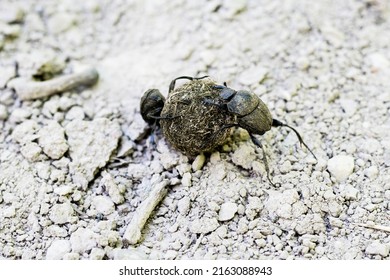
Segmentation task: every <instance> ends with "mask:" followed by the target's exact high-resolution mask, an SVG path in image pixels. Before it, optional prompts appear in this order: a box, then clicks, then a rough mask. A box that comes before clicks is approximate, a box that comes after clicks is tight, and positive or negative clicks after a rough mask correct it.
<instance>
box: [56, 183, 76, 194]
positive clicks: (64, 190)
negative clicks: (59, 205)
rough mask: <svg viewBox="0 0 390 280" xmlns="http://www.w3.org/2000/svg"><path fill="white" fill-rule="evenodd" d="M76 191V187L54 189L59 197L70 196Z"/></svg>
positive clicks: (62, 186)
mask: <svg viewBox="0 0 390 280" xmlns="http://www.w3.org/2000/svg"><path fill="white" fill-rule="evenodd" d="M74 190H75V188H74V185H61V186H60V187H57V188H55V189H54V193H56V194H58V195H68V194H71V193H73V191H74Z"/></svg>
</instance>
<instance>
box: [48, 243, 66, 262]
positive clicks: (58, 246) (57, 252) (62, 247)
mask: <svg viewBox="0 0 390 280" xmlns="http://www.w3.org/2000/svg"><path fill="white" fill-rule="evenodd" d="M69 252H70V242H69V240H54V241H53V242H52V243H51V245H50V247H49V248H48V249H47V252H46V260H62V258H63V257H64V255H65V254H66V253H69Z"/></svg>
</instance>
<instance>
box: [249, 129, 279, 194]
mask: <svg viewBox="0 0 390 280" xmlns="http://www.w3.org/2000/svg"><path fill="white" fill-rule="evenodd" d="M249 135H250V137H251V139H252V142H253V143H254V144H255V145H256V146H258V147H259V148H261V150H262V151H263V161H264V165H265V171H266V172H267V179H268V181H269V182H270V184H271V185H272V186H273V187H274V188H277V187H280V184H277V185H275V184H274V183H273V182H272V180H271V176H270V175H269V166H268V160H267V156H266V154H265V150H264V147H263V145H261V142H260V141H259V139H257V138H256V137H255V136H253V135H252V134H249Z"/></svg>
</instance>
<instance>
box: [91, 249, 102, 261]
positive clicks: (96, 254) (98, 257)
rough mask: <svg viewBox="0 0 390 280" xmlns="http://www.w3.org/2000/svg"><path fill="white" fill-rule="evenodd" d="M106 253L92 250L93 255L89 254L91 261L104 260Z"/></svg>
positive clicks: (100, 250)
mask: <svg viewBox="0 0 390 280" xmlns="http://www.w3.org/2000/svg"><path fill="white" fill-rule="evenodd" d="M105 255H106V252H105V251H104V250H103V249H101V248H92V250H91V253H90V254H89V259H90V260H102V259H103V258H104V256H105Z"/></svg>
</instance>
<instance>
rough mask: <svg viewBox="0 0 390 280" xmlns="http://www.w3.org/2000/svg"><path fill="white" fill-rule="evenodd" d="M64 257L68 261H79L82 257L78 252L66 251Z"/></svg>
mask: <svg viewBox="0 0 390 280" xmlns="http://www.w3.org/2000/svg"><path fill="white" fill-rule="evenodd" d="M62 259H63V260H68V261H77V260H79V259H80V255H79V254H78V253H66V254H65V255H64V257H63V258H62Z"/></svg>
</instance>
